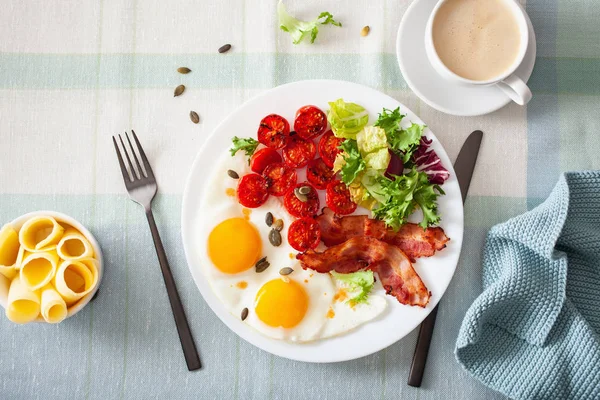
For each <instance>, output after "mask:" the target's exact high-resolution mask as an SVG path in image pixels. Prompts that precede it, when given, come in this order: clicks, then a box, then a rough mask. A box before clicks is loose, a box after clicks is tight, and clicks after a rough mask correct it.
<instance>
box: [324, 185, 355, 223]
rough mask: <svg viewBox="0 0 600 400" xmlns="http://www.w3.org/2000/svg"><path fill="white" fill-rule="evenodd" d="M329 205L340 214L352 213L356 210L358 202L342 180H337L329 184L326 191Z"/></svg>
mask: <svg viewBox="0 0 600 400" xmlns="http://www.w3.org/2000/svg"><path fill="white" fill-rule="evenodd" d="M325 202H326V203H327V207H329V208H331V209H332V210H333V212H334V213H336V214H339V215H345V214H352V213H353V212H354V211H355V210H356V203H355V202H353V201H352V198H351V197H350V191H349V190H348V188H347V187H346V184H345V183H344V182H342V181H339V180H335V181H332V182H330V183H329V185H327V190H326V191H325Z"/></svg>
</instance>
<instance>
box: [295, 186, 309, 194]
mask: <svg viewBox="0 0 600 400" xmlns="http://www.w3.org/2000/svg"><path fill="white" fill-rule="evenodd" d="M298 192H300V194H309V193H310V192H311V190H310V186H301V187H300V188H299V189H298Z"/></svg>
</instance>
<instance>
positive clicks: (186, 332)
mask: <svg viewBox="0 0 600 400" xmlns="http://www.w3.org/2000/svg"><path fill="white" fill-rule="evenodd" d="M146 218H148V224H149V225H150V231H151V232H152V239H154V247H156V255H157V256H158V262H159V264H160V270H161V271H162V275H163V279H164V280H165V286H166V288H167V294H168V295H169V302H170V303H171V310H172V311H173V317H174V318H175V325H177V333H178V334H179V340H180V341H181V347H182V348H183V355H184V357H185V362H186V363H187V367H188V370H190V371H194V370H197V369H200V368H201V367H202V365H201V363H200V357H199V356H198V351H197V350H196V344H195V343H194V338H193V337H192V331H191V330H190V326H189V324H188V320H187V318H186V316H185V311H184V309H183V305H182V304H181V299H180V298H179V293H178V292H177V287H176V286H175V279H173V274H172V273H171V267H170V266H169V261H167V255H166V253H165V249H164V247H163V244H162V241H161V240H160V235H159V234H158V228H157V227H156V222H155V221H154V215H152V210H150V209H149V210H146Z"/></svg>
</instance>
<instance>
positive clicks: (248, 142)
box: [229, 136, 258, 157]
mask: <svg viewBox="0 0 600 400" xmlns="http://www.w3.org/2000/svg"><path fill="white" fill-rule="evenodd" d="M231 142H232V143H233V146H232V147H231V148H230V149H229V152H230V153H231V156H232V157H233V156H235V153H237V152H238V151H239V150H243V151H245V152H246V155H247V156H248V157H251V156H252V154H254V152H255V151H256V148H257V147H258V141H257V140H254V139H252V138H239V137H237V136H234V137H233V139H231Z"/></svg>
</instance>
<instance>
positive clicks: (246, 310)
mask: <svg viewBox="0 0 600 400" xmlns="http://www.w3.org/2000/svg"><path fill="white" fill-rule="evenodd" d="M241 317H242V321H243V320H245V319H246V318H248V307H244V309H243V310H242V315H241Z"/></svg>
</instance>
